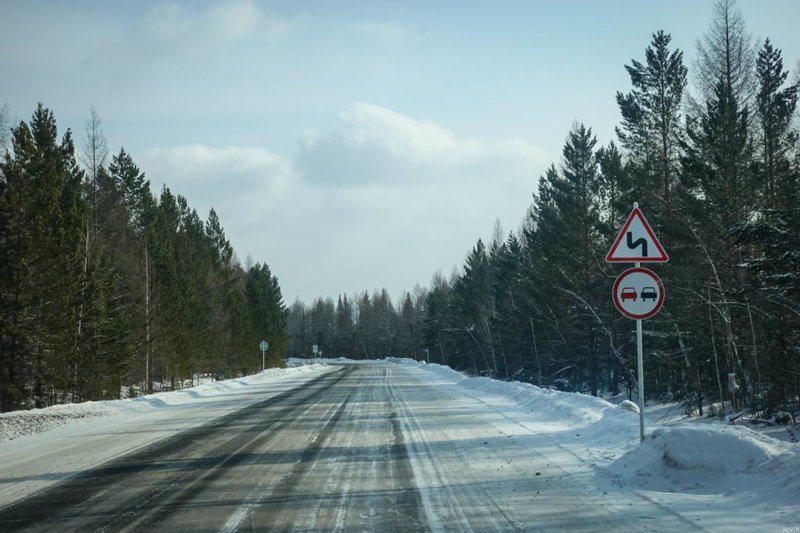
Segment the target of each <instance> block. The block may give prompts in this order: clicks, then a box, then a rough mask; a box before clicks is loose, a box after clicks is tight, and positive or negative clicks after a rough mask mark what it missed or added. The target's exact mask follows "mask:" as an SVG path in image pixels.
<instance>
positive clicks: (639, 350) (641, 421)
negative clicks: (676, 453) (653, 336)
mask: <svg viewBox="0 0 800 533" xmlns="http://www.w3.org/2000/svg"><path fill="white" fill-rule="evenodd" d="M636 358H637V360H638V363H639V440H640V441H643V440H644V357H643V356H642V321H641V320H637V321H636Z"/></svg>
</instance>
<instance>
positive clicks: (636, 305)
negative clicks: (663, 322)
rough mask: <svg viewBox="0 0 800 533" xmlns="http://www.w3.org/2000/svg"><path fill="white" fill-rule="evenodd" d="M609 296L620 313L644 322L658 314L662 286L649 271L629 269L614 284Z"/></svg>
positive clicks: (661, 299) (662, 292)
mask: <svg viewBox="0 0 800 533" xmlns="http://www.w3.org/2000/svg"><path fill="white" fill-rule="evenodd" d="M611 296H612V298H613V300H614V306H615V307H616V308H617V309H618V310H619V312H620V313H622V314H623V315H625V316H626V317H628V318H632V319H633V320H644V319H646V318H650V317H651V316H653V315H655V314H656V313H658V311H659V309H661V306H662V305H663V304H664V284H663V283H661V278H659V277H658V276H657V275H656V273H655V272H653V271H652V270H650V269H647V268H638V267H637V268H629V269H628V270H626V271H625V272H623V273H622V274H620V275H619V277H618V278H617V280H616V281H615V282H614V288H613V290H612V291H611Z"/></svg>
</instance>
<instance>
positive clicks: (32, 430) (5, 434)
mask: <svg viewBox="0 0 800 533" xmlns="http://www.w3.org/2000/svg"><path fill="white" fill-rule="evenodd" d="M334 369H335V367H329V366H327V365H323V364H311V365H302V366H296V367H293V368H286V369H267V370H265V371H263V372H260V373H258V374H254V375H252V376H247V377H243V378H237V379H230V380H225V381H217V382H214V383H208V384H204V385H198V386H196V387H191V388H186V389H182V390H179V391H172V392H162V393H156V394H151V395H147V396H139V397H137V398H131V399H126V400H112V401H104V402H85V403H80V404H66V405H57V406H52V407H48V408H45V409H34V410H30V411H15V412H11V413H3V414H0V506H4V505H7V504H9V503H11V502H12V501H15V500H17V499H20V498H23V497H25V496H28V495H31V494H33V493H35V492H38V491H40V490H42V489H44V488H46V487H47V486H49V485H51V484H54V483H56V482H59V481H62V480H64V479H66V478H68V477H70V476H72V475H75V474H77V473H80V472H82V471H84V470H86V469H88V468H92V467H95V466H97V465H100V464H102V463H104V462H106V461H108V460H110V459H113V458H115V457H118V456H120V455H123V454H125V453H128V452H131V451H133V450H135V449H138V448H141V447H143V446H146V445H149V444H151V443H153V442H155V441H156V440H159V439H162V438H166V437H169V436H171V435H174V434H176V433H179V432H181V431H184V430H186V429H189V428H193V427H197V426H199V425H201V424H204V423H206V422H208V421H210V420H212V419H214V418H217V417H220V416H224V415H226V414H228V413H230V412H232V411H235V410H237V409H241V408H243V407H246V406H247V405H249V404H252V403H254V402H257V401H261V400H264V399H266V398H269V397H272V396H276V395H278V394H281V393H283V392H286V391H288V390H291V389H294V388H296V387H300V386H302V385H303V384H304V383H306V382H308V381H310V380H312V379H314V378H316V377H318V376H320V375H322V374H324V373H326V372H330V371H332V370H334Z"/></svg>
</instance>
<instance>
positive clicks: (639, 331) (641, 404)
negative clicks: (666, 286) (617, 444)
mask: <svg viewBox="0 0 800 533" xmlns="http://www.w3.org/2000/svg"><path fill="white" fill-rule="evenodd" d="M633 205H634V206H636V204H633ZM636 268H639V262H638V261H637V262H636ZM636 362H637V364H638V366H639V441H640V442H642V441H644V356H643V355H642V321H641V320H637V321H636Z"/></svg>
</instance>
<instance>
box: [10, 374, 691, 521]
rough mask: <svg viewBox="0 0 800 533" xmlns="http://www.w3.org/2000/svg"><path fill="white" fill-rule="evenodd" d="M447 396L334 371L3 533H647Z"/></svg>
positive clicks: (488, 411) (580, 477)
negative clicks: (602, 532) (564, 532)
mask: <svg viewBox="0 0 800 533" xmlns="http://www.w3.org/2000/svg"><path fill="white" fill-rule="evenodd" d="M456 394H457V393H456V392H455V391H454V390H452V389H448V388H444V387H442V388H440V387H437V386H436V384H435V383H432V382H425V381H422V380H420V379H419V377H418V376H417V375H416V374H415V373H414V372H412V371H411V370H409V369H406V368H403V367H402V366H400V365H392V364H385V363H383V364H364V365H342V367H341V368H340V369H339V370H337V371H334V372H330V373H326V374H323V375H321V376H319V377H318V378H316V379H314V380H312V381H310V382H308V383H306V384H305V385H303V386H302V387H299V388H296V389H293V390H288V391H286V392H283V393H281V394H280V395H278V396H273V397H271V398H269V399H266V400H263V401H259V402H256V403H253V404H251V405H249V406H248V407H246V408H243V409H240V410H237V411H235V412H232V413H230V414H228V415H226V416H222V417H220V418H216V419H214V420H211V421H209V422H208V423H205V424H203V425H199V426H198V427H195V428H192V429H189V430H187V431H184V432H182V433H179V434H177V435H174V436H171V437H167V438H164V439H162V440H158V441H156V442H154V443H153V444H151V445H148V446H146V447H144V448H141V449H139V450H137V451H135V452H133V453H130V454H128V455H125V456H122V457H119V458H116V459H114V460H112V461H110V462H107V463H105V464H103V465H101V466H100V467H97V468H94V469H91V470H88V471H86V472H83V473H81V474H79V475H77V476H75V477H72V478H70V479H68V480H66V481H63V482H61V483H59V484H57V485H55V486H52V487H51V488H48V489H46V490H44V491H42V492H39V493H38V494H35V495H33V496H31V497H28V498H26V499H24V500H21V501H18V502H16V503H15V504H13V505H11V506H9V507H6V508H4V509H0V531H17V530H23V531H24V530H31V531H147V530H155V529H158V530H162V529H163V530H165V531H177V530H181V531H186V530H191V531H262V530H269V531H273V530H278V531H280V530H300V531H309V530H311V531H313V530H325V531H330V530H338V531H427V530H434V531H439V530H448V531H452V530H456V531H528V530H547V531H551V530H554V529H566V530H571V531H576V530H578V531H579V530H586V531H596V530H598V529H609V530H638V529H647V527H645V526H642V525H641V521H640V520H635V518H636V517H631V515H630V510H629V508H628V507H626V506H629V505H633V503H626V501H624V499H623V500H620V498H621V496H620V495H616V496H615V497H614V499H609V498H611V496H608V495H604V494H602V493H598V492H597V491H596V490H594V489H593V488H592V486H591V480H590V477H589V476H590V470H588V469H587V470H585V471H584V470H582V469H581V468H579V467H576V466H575V463H574V462H572V463H570V464H571V465H572V466H570V467H568V468H567V467H565V466H563V465H560V464H559V457H557V456H556V455H554V454H553V453H550V452H547V451H546V450H544V448H542V449H539V450H537V449H532V448H531V447H530V445H529V443H526V441H525V440H523V439H518V438H515V435H514V434H513V431H511V429H512V428H513V427H514V426H515V425H518V423H517V422H515V421H514V420H512V419H509V418H508V417H507V416H506V415H504V414H503V411H502V410H501V409H498V408H496V406H492V405H491V404H489V403H486V402H484V401H482V400H481V399H480V398H472V397H468V396H467V397H457V396H456ZM465 406H466V407H468V408H466V409H465ZM548 453H549V454H548ZM635 503H636V505H637V507H636V508H635V510H636V511H638V512H640V514H641V511H642V502H641V501H637V502H635ZM650 510H652V509H650ZM661 514H663V513H661ZM650 518H653V516H651V517H650ZM679 522H680V520H678V523H679ZM665 524H666V523H665V522H662V525H665ZM679 525H680V524H679ZM683 527H684V528H686V527H687V524H683Z"/></svg>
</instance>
